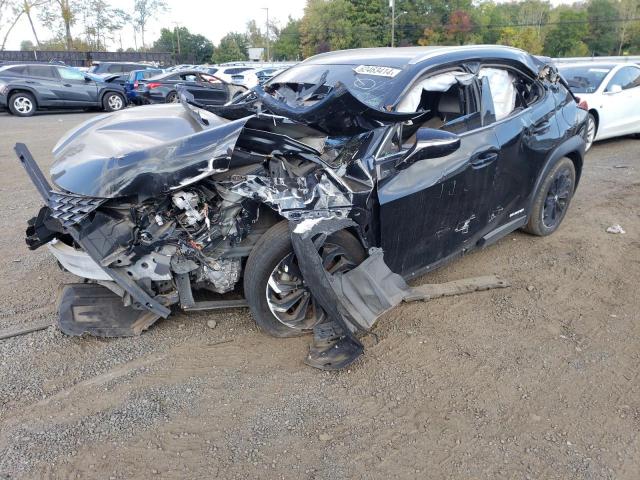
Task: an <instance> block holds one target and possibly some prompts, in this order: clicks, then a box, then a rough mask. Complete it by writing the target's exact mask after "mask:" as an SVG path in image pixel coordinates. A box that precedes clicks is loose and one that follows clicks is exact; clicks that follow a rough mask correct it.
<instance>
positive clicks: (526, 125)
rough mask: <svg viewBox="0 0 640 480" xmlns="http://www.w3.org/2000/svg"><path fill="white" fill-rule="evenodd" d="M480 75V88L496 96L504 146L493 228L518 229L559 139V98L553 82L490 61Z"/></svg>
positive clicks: (491, 211)
mask: <svg viewBox="0 0 640 480" xmlns="http://www.w3.org/2000/svg"><path fill="white" fill-rule="evenodd" d="M480 76H481V77H482V85H481V88H483V89H488V90H489V93H490V96H491V98H492V100H493V101H494V118H495V123H494V124H493V129H494V131H495V133H496V137H497V138H498V145H499V148H500V150H499V155H498V162H497V166H496V178H495V183H494V188H493V189H492V190H491V192H488V198H490V202H491V205H490V208H489V218H488V221H489V223H488V227H489V228H490V229H495V228H498V227H500V226H503V225H511V229H512V230H513V229H515V228H518V227H519V226H521V224H523V223H524V220H525V219H526V215H527V212H526V206H527V204H528V199H529V196H530V194H531V193H532V191H533V188H534V184H535V182H536V179H537V178H538V173H539V172H540V171H541V169H542V167H543V165H544V164H545V162H546V159H547V154H548V152H549V146H550V145H555V144H557V143H558V141H559V137H560V132H559V127H558V123H557V121H556V102H555V99H554V97H553V95H552V94H551V92H549V91H548V90H547V88H548V87H546V86H545V85H544V84H543V83H541V82H539V81H537V80H536V79H533V78H529V77H527V76H525V75H524V74H522V73H520V72H518V71H517V70H515V69H511V68H508V67H506V66H501V65H490V66H487V67H483V68H481V69H480ZM572 103H573V104H574V105H575V102H572ZM507 228H509V227H507Z"/></svg>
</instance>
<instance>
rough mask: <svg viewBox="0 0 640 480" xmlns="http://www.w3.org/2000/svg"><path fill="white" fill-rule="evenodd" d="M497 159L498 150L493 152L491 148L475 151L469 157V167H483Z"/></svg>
mask: <svg viewBox="0 0 640 480" xmlns="http://www.w3.org/2000/svg"><path fill="white" fill-rule="evenodd" d="M497 159H498V152H494V151H493V150H488V151H485V152H480V153H476V154H475V155H474V156H473V157H471V162H470V163H471V168H475V169H478V168H484V167H486V166H487V165H489V164H491V163H493V162H494V161H495V160H497Z"/></svg>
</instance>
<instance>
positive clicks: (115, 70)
mask: <svg viewBox="0 0 640 480" xmlns="http://www.w3.org/2000/svg"><path fill="white" fill-rule="evenodd" d="M122 71H123V70H122V65H115V64H113V65H109V67H108V68H107V72H109V73H122Z"/></svg>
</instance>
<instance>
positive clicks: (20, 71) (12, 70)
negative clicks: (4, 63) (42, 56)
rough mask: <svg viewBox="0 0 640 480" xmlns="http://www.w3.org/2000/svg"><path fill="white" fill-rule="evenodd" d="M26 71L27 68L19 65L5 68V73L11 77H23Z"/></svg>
mask: <svg viewBox="0 0 640 480" xmlns="http://www.w3.org/2000/svg"><path fill="white" fill-rule="evenodd" d="M26 69H27V67H25V66H23V65H21V66H19V67H11V68H7V70H6V71H7V72H9V73H11V74H12V75H24V74H25V73H26Z"/></svg>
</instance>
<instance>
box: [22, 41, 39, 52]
mask: <svg viewBox="0 0 640 480" xmlns="http://www.w3.org/2000/svg"><path fill="white" fill-rule="evenodd" d="M34 48H36V46H35V45H34V44H33V42H32V41H31V40H22V41H21V42H20V50H22V51H23V52H24V51H29V50H33V49H34Z"/></svg>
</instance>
